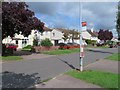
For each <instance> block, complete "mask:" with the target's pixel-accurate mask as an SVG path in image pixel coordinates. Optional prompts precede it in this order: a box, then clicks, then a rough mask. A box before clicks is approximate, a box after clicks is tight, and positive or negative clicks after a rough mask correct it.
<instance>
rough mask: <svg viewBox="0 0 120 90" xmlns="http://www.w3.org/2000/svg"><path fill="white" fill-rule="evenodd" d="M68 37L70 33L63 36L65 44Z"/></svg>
mask: <svg viewBox="0 0 120 90" xmlns="http://www.w3.org/2000/svg"><path fill="white" fill-rule="evenodd" d="M68 35H69V34H68V33H64V34H63V38H62V39H63V40H64V42H65V41H66V40H67V39H68Z"/></svg>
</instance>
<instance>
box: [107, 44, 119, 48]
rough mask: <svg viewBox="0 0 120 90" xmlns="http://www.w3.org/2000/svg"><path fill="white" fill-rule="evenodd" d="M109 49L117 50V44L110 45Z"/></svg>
mask: <svg viewBox="0 0 120 90" xmlns="http://www.w3.org/2000/svg"><path fill="white" fill-rule="evenodd" d="M109 48H117V44H113V43H111V44H109Z"/></svg>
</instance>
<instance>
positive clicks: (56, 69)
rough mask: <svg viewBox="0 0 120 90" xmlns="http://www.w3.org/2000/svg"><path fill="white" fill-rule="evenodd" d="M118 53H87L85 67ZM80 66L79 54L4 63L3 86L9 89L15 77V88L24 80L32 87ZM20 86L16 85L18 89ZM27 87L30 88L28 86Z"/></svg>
mask: <svg viewBox="0 0 120 90" xmlns="http://www.w3.org/2000/svg"><path fill="white" fill-rule="evenodd" d="M117 51H118V49H117V48H112V49H99V50H95V49H94V50H90V51H86V52H85V58H84V66H86V65H88V64H90V63H92V62H95V61H96V60H98V59H101V58H104V57H106V56H108V55H111V54H112V53H115V52H117ZM34 56H35V55H34ZM31 58H32V57H31ZM78 66H79V53H72V54H67V55H57V56H52V57H44V58H40V59H35V60H31V59H30V60H23V61H19V62H10V63H3V64H2V71H3V72H4V75H3V77H4V78H3V82H4V83H3V86H5V87H8V85H7V84H6V83H5V82H6V81H7V82H8V81H9V80H10V77H13V78H11V79H12V80H13V82H14V83H12V85H13V86H15V85H16V83H17V84H18V85H19V83H23V79H24V78H26V79H24V82H25V83H26V82H28V81H29V80H31V81H32V83H30V84H29V87H30V86H32V85H33V84H35V83H36V82H40V81H41V80H44V79H48V78H53V77H55V76H57V75H59V74H61V73H64V72H66V71H68V70H70V69H74V68H78ZM30 78H31V79H30ZM33 78H34V79H33ZM36 78H37V79H36ZM18 79H19V80H18ZM12 80H11V81H12ZM25 80H26V81H25ZM18 81H19V82H18ZM31 81H30V82H31ZM8 83H9V82H8ZM6 85H7V86H6ZM18 85H16V87H17V86H18ZM25 85H26V84H25ZM25 85H21V87H22V86H24V87H25ZM9 87H11V86H9ZM26 87H28V86H27V85H26Z"/></svg>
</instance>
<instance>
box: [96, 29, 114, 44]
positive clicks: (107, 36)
mask: <svg viewBox="0 0 120 90" xmlns="http://www.w3.org/2000/svg"><path fill="white" fill-rule="evenodd" d="M112 38H113V34H112V32H111V31H109V30H102V29H100V31H99V32H98V39H100V40H104V42H106V40H111V39H112Z"/></svg>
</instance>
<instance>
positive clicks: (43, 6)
mask: <svg viewBox="0 0 120 90" xmlns="http://www.w3.org/2000/svg"><path fill="white" fill-rule="evenodd" d="M27 4H28V5H29V8H30V9H31V10H32V11H34V12H35V16H36V17H38V18H39V19H40V20H41V21H42V22H44V23H45V26H47V27H49V28H69V29H76V30H79V28H80V25H79V24H80V4H79V3H78V2H76V3H73V2H56V3H55V2H45V3H44V2H31V3H29V2H27ZM116 12H117V2H85V3H82V21H86V22H87V28H88V29H91V28H94V30H96V31H98V30H99V29H109V30H111V31H112V32H114V35H115V20H116Z"/></svg>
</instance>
